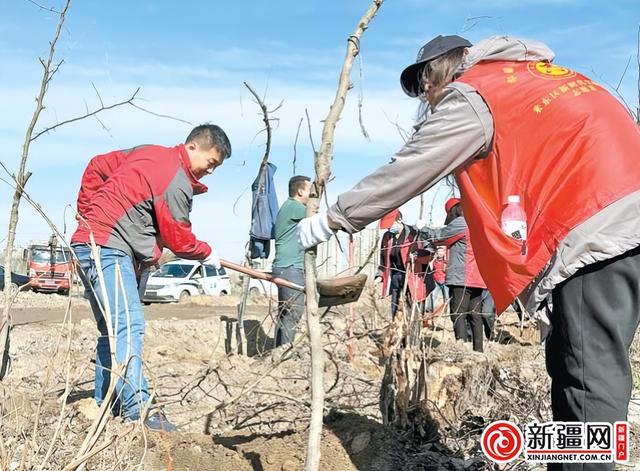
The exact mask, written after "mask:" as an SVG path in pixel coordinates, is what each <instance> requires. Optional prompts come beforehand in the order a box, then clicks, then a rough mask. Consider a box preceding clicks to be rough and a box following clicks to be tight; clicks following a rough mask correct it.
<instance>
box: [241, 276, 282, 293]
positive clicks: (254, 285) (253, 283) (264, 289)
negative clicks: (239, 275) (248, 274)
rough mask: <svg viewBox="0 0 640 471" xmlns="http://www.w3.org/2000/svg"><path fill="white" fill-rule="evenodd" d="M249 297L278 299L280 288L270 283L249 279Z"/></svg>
mask: <svg viewBox="0 0 640 471" xmlns="http://www.w3.org/2000/svg"><path fill="white" fill-rule="evenodd" d="M243 276H244V275H243ZM249 295H250V296H273V297H276V296H278V287H277V286H276V285H275V284H274V283H271V282H270V281H266V280H260V279H258V278H249Z"/></svg>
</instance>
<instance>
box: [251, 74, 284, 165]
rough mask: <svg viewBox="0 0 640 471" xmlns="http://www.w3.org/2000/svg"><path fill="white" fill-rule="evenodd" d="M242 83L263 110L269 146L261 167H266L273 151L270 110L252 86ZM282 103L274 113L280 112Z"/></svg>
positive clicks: (266, 148) (267, 145) (263, 120)
mask: <svg viewBox="0 0 640 471" xmlns="http://www.w3.org/2000/svg"><path fill="white" fill-rule="evenodd" d="M242 83H244V86H245V87H247V88H248V89H249V91H250V92H251V94H252V95H253V96H254V98H255V99H256V101H257V102H258V106H259V107H260V109H261V110H262V122H263V123H264V127H265V129H266V131H267V144H266V147H265V149H264V157H262V163H261V165H265V164H266V163H267V162H268V161H269V152H270V151H271V123H270V122H269V121H270V120H269V110H267V105H265V104H264V101H262V100H261V99H260V97H259V96H258V94H257V93H256V92H255V91H254V90H253V88H251V86H250V85H249V84H248V83H247V82H242ZM282 103H283V102H280V105H278V106H277V107H276V109H275V110H274V111H276V110H278V109H279V108H280V107H281V106H282Z"/></svg>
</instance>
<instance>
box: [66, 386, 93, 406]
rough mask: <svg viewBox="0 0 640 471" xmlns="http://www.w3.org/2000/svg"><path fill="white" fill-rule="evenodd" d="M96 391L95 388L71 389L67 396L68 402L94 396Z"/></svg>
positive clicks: (71, 402)
mask: <svg viewBox="0 0 640 471" xmlns="http://www.w3.org/2000/svg"><path fill="white" fill-rule="evenodd" d="M94 395H95V391H94V390H93V389H85V390H82V391H71V392H70V393H69V395H68V396H67V404H73V403H74V402H78V401H81V400H82V399H88V398H93V396H94Z"/></svg>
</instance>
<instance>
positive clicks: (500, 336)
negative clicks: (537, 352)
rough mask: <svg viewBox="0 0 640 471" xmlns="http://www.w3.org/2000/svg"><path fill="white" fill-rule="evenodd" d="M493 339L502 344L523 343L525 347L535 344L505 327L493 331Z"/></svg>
mask: <svg viewBox="0 0 640 471" xmlns="http://www.w3.org/2000/svg"><path fill="white" fill-rule="evenodd" d="M492 340H493V341H494V342H497V343H499V344H501V345H513V344H517V345H522V346H523V347H530V346H532V345H534V343H532V342H528V341H526V340H524V339H520V338H518V337H516V336H515V335H513V334H512V333H511V332H509V331H508V330H505V329H498V328H496V330H495V331H494V332H493V336H492Z"/></svg>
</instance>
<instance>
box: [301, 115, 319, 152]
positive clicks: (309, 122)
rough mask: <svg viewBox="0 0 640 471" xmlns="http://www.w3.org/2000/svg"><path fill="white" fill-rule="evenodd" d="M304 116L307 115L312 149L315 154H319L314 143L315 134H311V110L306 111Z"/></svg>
mask: <svg viewBox="0 0 640 471" xmlns="http://www.w3.org/2000/svg"><path fill="white" fill-rule="evenodd" d="M304 114H306V115H307V127H308V128H309V141H310V142H311V149H313V154H314V155H315V154H317V153H318V152H317V151H316V146H315V144H314V143H313V134H312V133H311V120H310V119H309V110H307V109H306V108H305V109H304Z"/></svg>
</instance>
